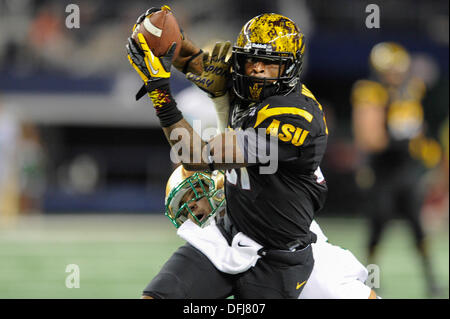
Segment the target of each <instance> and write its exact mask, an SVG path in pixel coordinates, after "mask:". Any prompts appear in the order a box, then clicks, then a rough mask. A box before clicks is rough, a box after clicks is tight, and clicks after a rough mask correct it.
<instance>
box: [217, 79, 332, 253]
mask: <svg viewBox="0 0 450 319" xmlns="http://www.w3.org/2000/svg"><path fill="white" fill-rule="evenodd" d="M229 127H231V128H233V129H235V130H238V129H241V130H245V129H247V128H252V129H258V132H263V133H265V138H266V139H270V137H271V136H275V137H277V141H278V147H277V152H278V154H277V155H278V169H277V171H276V172H275V173H273V174H260V173H259V167H260V166H263V165H264V164H262V162H258V161H257V162H256V163H255V164H249V166H247V167H242V168H240V169H232V170H228V171H227V172H226V181H227V182H226V184H225V192H226V196H227V211H228V216H229V217H230V219H231V220H232V222H233V224H234V225H235V226H236V228H237V229H238V230H239V231H242V232H244V233H245V234H247V235H248V236H250V237H251V238H253V239H254V240H256V241H257V242H259V243H260V244H261V245H263V246H265V247H267V248H276V249H289V247H290V244H291V243H292V242H294V241H297V242H300V243H301V244H302V245H307V244H309V243H310V242H311V233H310V231H309V225H310V223H311V221H312V219H313V218H314V214H315V213H316V212H317V211H319V210H320V209H321V208H322V207H323V204H324V201H325V197H326V192H327V186H326V183H325V180H324V178H323V176H322V174H319V173H320V168H319V165H320V162H321V160H322V157H323V154H324V153H325V149H326V143H327V136H328V129H327V126H326V121H325V116H324V112H323V108H322V106H321V105H320V103H318V102H317V100H316V99H315V97H314V96H313V95H312V93H311V92H310V91H309V90H308V89H307V88H306V87H305V86H304V85H301V84H299V85H298V87H297V89H296V90H294V91H293V92H291V93H290V94H288V95H286V96H271V97H269V98H266V99H265V100H263V101H262V102H261V103H256V104H253V105H250V107H245V108H244V107H241V106H240V105H239V103H238V102H233V103H232V110H231V114H230V123H229ZM259 134H261V133H259ZM254 147H256V148H258V147H262V146H260V145H256V146H254ZM249 148H250V147H249ZM269 234H270V235H269Z"/></svg>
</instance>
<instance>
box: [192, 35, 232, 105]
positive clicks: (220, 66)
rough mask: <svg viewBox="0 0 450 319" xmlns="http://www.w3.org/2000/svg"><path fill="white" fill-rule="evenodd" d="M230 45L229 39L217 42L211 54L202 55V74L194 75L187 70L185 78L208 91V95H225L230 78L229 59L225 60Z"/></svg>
mask: <svg viewBox="0 0 450 319" xmlns="http://www.w3.org/2000/svg"><path fill="white" fill-rule="evenodd" d="M230 47H231V42H230V41H226V42H217V43H216V45H215V46H214V49H213V52H212V54H211V55H209V54H205V55H204V60H203V67H204V69H203V72H202V74H200V75H195V74H193V73H192V72H188V73H187V74H186V79H188V80H189V81H191V82H192V83H194V84H195V85H197V86H198V87H199V88H200V89H202V90H203V91H205V92H206V93H208V95H209V96H210V97H213V98H214V97H219V96H223V95H225V94H226V93H227V90H228V80H229V78H230V63H229V62H230V61H229V60H226V57H227V54H228V52H229V51H230Z"/></svg>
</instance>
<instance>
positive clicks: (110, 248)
mask: <svg viewBox="0 0 450 319" xmlns="http://www.w3.org/2000/svg"><path fill="white" fill-rule="evenodd" d="M70 3H75V4H77V5H79V8H80V13H81V19H80V28H79V29H68V28H67V27H66V25H65V20H66V17H67V16H68V15H69V13H67V12H65V8H66V6H67V5H68V4H70ZM369 3H370V2H368V1H349V0H340V1H324V0H320V1H317V0H316V1H308V0H303V1H300V0H296V1H293V0H292V1H291V0H283V1H267V0H260V1H236V0H233V1H224V0H209V1H194V0H188V1H185V0H183V1H165V2H162V1H120V2H119V1H117V2H112V1H82V0H79V1H31V0H15V1H8V0H0V30H2V31H1V33H0V119H1V118H2V114H3V117H4V118H8V121H3V122H2V121H0V132H2V131H1V129H2V127H1V125H3V129H4V131H3V132H6V133H4V136H6V137H4V140H3V143H4V144H3V145H8V147H10V148H11V149H14V152H16V156H17V158H15V160H12V161H10V162H9V163H7V160H5V159H3V162H2V156H1V155H2V154H1V152H3V155H4V154H5V151H4V149H1V148H0V168H2V167H3V169H4V170H5V171H8V172H9V176H10V179H9V180H8V183H7V184H8V185H13V186H14V185H15V187H11V188H12V190H11V189H10V190H7V191H4V190H3V191H4V194H3V197H1V196H2V195H1V194H0V200H3V203H0V209H3V211H0V298H136V297H138V296H139V294H140V291H141V290H142V288H144V286H145V285H146V284H147V282H148V281H149V280H150V279H151V278H152V277H153V276H154V275H155V274H156V272H157V271H158V269H159V268H160V267H161V265H162V264H163V263H164V262H165V260H166V259H167V258H168V257H169V256H170V254H171V253H172V252H173V251H174V250H175V249H176V248H177V247H178V245H179V244H180V243H181V242H182V241H181V240H180V239H179V238H177V237H176V235H175V230H174V228H173V227H172V226H171V224H170V223H169V221H168V220H166V219H165V218H164V217H163V216H162V215H163V214H162V211H163V197H164V188H165V182H166V180H167V178H168V176H169V175H170V172H171V169H172V164H171V162H170V159H169V147H168V145H167V142H166V140H165V138H164V136H163V133H162V131H161V129H160V128H159V126H158V120H157V118H156V116H155V115H154V111H153V109H152V107H151V106H150V105H148V103H147V101H143V100H144V99H143V100H142V101H139V102H135V101H134V94H135V92H136V90H137V89H138V88H139V86H140V83H139V79H138V77H137V76H136V75H135V74H134V71H133V70H132V69H131V68H130V66H129V64H128V62H127V59H126V55H125V47H124V45H125V41H126V38H127V36H128V35H129V33H130V29H131V26H132V25H133V23H134V21H135V19H136V17H137V16H138V15H139V14H140V13H141V12H142V11H143V10H145V9H146V8H148V7H151V6H160V5H162V4H169V5H170V6H171V7H172V9H173V10H174V12H175V14H176V17H177V19H178V20H179V23H180V24H181V25H182V27H183V29H184V31H185V32H186V34H187V35H188V36H189V37H190V38H191V39H192V40H193V41H194V42H195V43H197V44H198V45H200V46H203V45H206V44H207V43H208V42H210V40H211V39H222V40H231V41H232V42H233V41H234V40H235V38H236V35H237V34H238V32H239V30H240V28H241V26H242V25H243V24H244V23H245V22H246V21H248V20H249V19H250V18H251V17H253V16H255V15H257V14H260V13H262V12H278V13H281V14H284V15H286V16H288V17H290V18H292V19H293V20H294V21H296V22H297V24H298V25H299V26H300V28H301V29H302V31H303V32H304V33H305V36H306V41H307V42H306V66H305V68H304V71H303V76H302V79H303V81H304V82H305V83H306V84H307V85H308V87H309V88H310V89H311V91H312V92H313V93H314V94H315V96H316V97H317V98H318V99H319V101H321V103H322V105H323V106H324V107H325V109H326V115H327V121H328V124H329V128H330V138H329V147H328V151H327V154H326V157H325V159H324V162H323V164H322V171H323V172H324V174H325V176H326V178H327V181H328V185H329V196H328V200H327V204H326V208H325V209H324V211H322V212H321V213H320V214H319V216H317V220H318V221H319V223H320V224H321V225H322V228H323V229H324V231H325V233H326V234H327V235H328V237H329V239H330V241H331V242H332V243H334V244H337V245H340V246H342V247H345V248H348V249H350V250H351V251H352V252H353V253H354V254H355V255H356V256H357V257H358V259H359V260H361V262H363V263H364V261H365V252H364V246H365V242H366V227H367V225H366V221H365V215H364V211H363V209H362V207H363V202H364V191H363V189H362V188H361V185H362V184H358V183H357V182H356V179H355V176H356V172H357V170H358V167H359V165H360V164H361V163H360V158H359V157H358V154H357V152H356V150H355V147H354V145H353V143H352V132H351V123H350V120H351V106H350V98H349V96H350V90H351V87H352V84H353V83H354V82H355V81H356V80H357V79H360V78H365V77H367V76H369V66H368V59H367V57H368V54H369V52H370V49H371V47H372V46H373V45H374V44H376V43H378V42H380V41H397V42H399V43H401V44H402V45H404V46H405V47H406V48H407V49H409V50H410V52H411V53H412V56H413V66H414V67H413V72H415V73H416V74H417V75H420V76H422V77H423V78H424V79H425V81H426V83H427V86H428V88H429V90H428V94H427V96H426V99H425V101H424V106H425V118H426V120H427V123H428V126H427V129H428V131H427V133H428V135H430V136H433V137H434V138H436V139H438V140H439V139H440V138H441V136H442V134H441V128H442V125H443V123H444V122H445V120H446V119H448V105H449V99H448V78H449V77H448V69H449V68H448V38H449V34H448V1H423V0H420V1H409V0H399V1H378V2H375V3H377V4H378V5H379V7H380V9H381V20H380V24H381V27H380V28H379V29H368V28H366V26H365V19H366V17H367V15H368V13H366V12H365V8H366V6H367V5H368V4H369ZM172 87H173V91H174V92H175V93H180V92H181V91H182V90H183V89H187V88H189V87H190V83H189V82H187V81H186V80H185V79H184V77H183V75H182V74H181V73H179V72H177V71H176V72H174V76H173V78H172ZM2 123H3V124H2ZM5 123H8V124H7V125H6V124H5ZM6 126H8V129H7V128H5V127H6ZM8 132H16V134H8ZM1 134H2V133H0V137H1ZM446 138H447V141H448V131H447V135H446ZM0 145H2V144H0ZM11 163H12V164H11ZM9 164H11V165H9ZM8 165H9V166H8ZM0 176H1V175H0ZM442 177H444V179H445V176H442V172H441V170H440V167H439V166H438V167H435V168H433V169H430V170H429V171H428V172H427V174H426V175H425V177H424V179H423V184H424V187H428V188H429V189H430V191H429V195H428V197H427V202H426V205H424V207H423V212H422V218H423V220H424V223H425V226H426V229H427V232H428V234H429V240H430V241H431V243H432V245H431V247H432V257H433V261H434V264H435V268H436V272H437V274H438V278H439V281H440V282H441V283H442V286H443V288H444V293H443V296H442V297H445V298H448V296H449V293H448V279H449V276H448V260H449V246H448V188H447V189H443V188H442V185H443V184H439V183H441V182H442ZM446 177H447V178H448V176H446ZM447 180H448V179H447ZM363 184H364V183H363ZM447 185H448V184H447ZM0 192H1V190H0ZM5 193H7V194H6V195H5ZM6 201H7V202H8V203H6ZM5 207H6V208H5ZM415 254H416V253H415V251H414V250H413V243H412V240H411V234H410V233H409V230H408V229H407V227H406V224H405V223H404V222H403V221H401V220H396V221H395V222H394V223H393V224H392V225H391V226H390V227H389V229H388V231H387V234H386V237H385V238H384V239H383V242H382V250H381V256H380V261H379V266H380V270H381V279H380V285H381V289H380V294H381V295H382V296H383V297H385V298H426V297H427V296H426V294H425V289H424V284H423V282H422V281H423V280H422V278H421V277H422V272H421V268H420V262H419V260H418V259H417V258H416V256H415ZM68 264H78V265H79V266H80V271H81V287H80V288H79V289H68V288H66V287H65V279H66V276H67V274H66V273H65V268H66V265H68Z"/></svg>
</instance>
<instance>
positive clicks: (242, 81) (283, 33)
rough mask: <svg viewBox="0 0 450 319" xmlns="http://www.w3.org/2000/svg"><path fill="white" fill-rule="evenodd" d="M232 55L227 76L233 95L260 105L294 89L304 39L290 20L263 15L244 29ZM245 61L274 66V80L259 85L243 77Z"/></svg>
mask: <svg viewBox="0 0 450 319" xmlns="http://www.w3.org/2000/svg"><path fill="white" fill-rule="evenodd" d="M232 52H233V64H232V72H231V75H232V79H233V90H234V92H235V94H236V95H237V96H238V97H239V98H241V99H243V100H246V101H253V102H254V101H261V100H263V99H264V98H266V97H268V96H271V95H285V94H288V93H289V92H291V91H292V90H293V89H294V88H295V86H296V84H297V82H298V79H299V77H300V73H301V70H302V64H303V55H304V52H305V42H304V36H303V34H302V33H301V32H300V29H299V28H298V27H297V25H296V24H295V23H294V22H293V21H292V20H291V19H289V18H287V17H285V16H282V15H280V14H275V13H265V14H262V15H259V16H256V17H254V18H253V19H251V20H250V21H248V22H247V23H246V24H245V25H244V27H243V28H242V30H241V32H240V33H239V36H238V38H237V41H236V44H235V45H234V46H233V51H232ZM248 59H256V60H263V61H264V60H266V61H270V63H276V64H278V65H279V73H278V76H277V77H276V78H264V80H263V81H262V79H261V78H257V77H252V76H247V75H246V74H245V68H244V65H245V62H246V61H247V60H248ZM282 66H284V67H282Z"/></svg>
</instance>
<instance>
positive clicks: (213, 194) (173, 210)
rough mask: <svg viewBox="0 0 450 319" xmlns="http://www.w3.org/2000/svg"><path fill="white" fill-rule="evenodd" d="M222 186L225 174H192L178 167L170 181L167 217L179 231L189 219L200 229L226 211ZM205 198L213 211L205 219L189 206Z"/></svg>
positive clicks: (167, 191) (167, 192) (168, 183)
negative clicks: (219, 213)
mask: <svg viewBox="0 0 450 319" xmlns="http://www.w3.org/2000/svg"><path fill="white" fill-rule="evenodd" d="M223 185H224V174H223V172H221V171H214V172H212V173H210V172H206V171H205V172H201V171H200V172H191V171H187V170H185V169H184V168H183V166H178V167H177V168H176V169H175V170H174V171H173V173H172V175H171V176H170V177H169V180H168V181H167V185H166V198H165V215H166V216H167V217H168V218H169V219H170V221H171V222H172V224H174V226H175V227H176V228H178V227H180V226H181V225H182V224H183V223H184V222H185V221H186V220H187V219H191V220H192V221H194V222H195V223H196V224H197V225H199V226H200V227H204V226H206V225H208V224H209V223H210V221H211V217H213V216H215V215H216V214H217V213H218V212H221V211H222V210H223V209H224V208H225V193H224V189H223ZM202 198H206V199H207V200H208V203H209V206H210V207H211V212H210V213H209V214H208V216H206V217H204V216H202V217H199V216H196V215H195V214H194V212H193V211H192V210H191V209H190V207H189V204H190V203H192V202H194V201H198V200H200V199H202Z"/></svg>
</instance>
